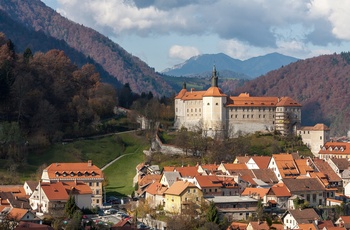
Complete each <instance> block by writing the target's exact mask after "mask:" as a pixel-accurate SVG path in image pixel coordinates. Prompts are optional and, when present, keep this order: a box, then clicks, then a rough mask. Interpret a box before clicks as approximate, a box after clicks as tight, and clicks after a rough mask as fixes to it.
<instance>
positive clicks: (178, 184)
mask: <svg viewBox="0 0 350 230" xmlns="http://www.w3.org/2000/svg"><path fill="white" fill-rule="evenodd" d="M187 188H197V187H196V186H195V185H194V184H192V183H190V182H188V181H175V182H174V184H173V185H171V186H170V188H169V189H168V190H167V191H165V192H164V193H165V194H172V195H178V196H179V195H181V194H182V193H183V192H184V191H185V190H186V189H187Z"/></svg>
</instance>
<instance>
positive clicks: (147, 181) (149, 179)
mask: <svg viewBox="0 0 350 230" xmlns="http://www.w3.org/2000/svg"><path fill="white" fill-rule="evenodd" d="M161 177H162V175H160V174H146V175H144V176H143V177H141V178H139V181H138V190H137V191H136V195H137V196H139V197H144V196H145V191H146V189H147V187H148V186H150V185H151V184H152V183H154V182H156V181H159V180H160V178H161Z"/></svg>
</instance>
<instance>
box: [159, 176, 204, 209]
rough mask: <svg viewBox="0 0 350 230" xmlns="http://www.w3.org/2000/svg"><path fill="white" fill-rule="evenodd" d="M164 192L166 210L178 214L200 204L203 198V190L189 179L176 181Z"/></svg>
mask: <svg viewBox="0 0 350 230" xmlns="http://www.w3.org/2000/svg"><path fill="white" fill-rule="evenodd" d="M164 194H165V206H164V210H165V211H166V212H170V213H178V214H180V213H183V212H184V211H186V209H190V208H192V207H193V206H198V205H200V204H201V202H202V198H203V193H202V191H201V190H200V189H199V188H198V187H197V186H196V185H194V184H192V183H190V182H187V181H176V182H175V183H173V184H172V185H171V186H170V188H169V189H168V190H166V191H165V192H164ZM192 205H193V206H192Z"/></svg>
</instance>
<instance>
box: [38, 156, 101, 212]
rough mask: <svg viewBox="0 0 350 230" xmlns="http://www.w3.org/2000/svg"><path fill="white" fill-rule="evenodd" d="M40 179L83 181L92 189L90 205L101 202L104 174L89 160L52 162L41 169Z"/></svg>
mask: <svg viewBox="0 0 350 230" xmlns="http://www.w3.org/2000/svg"><path fill="white" fill-rule="evenodd" d="M41 180H42V181H43V182H57V181H64V182H66V181H67V182H69V181H81V182H84V183H86V184H88V185H89V186H90V188H91V190H92V191H93V194H92V206H97V205H101V204H102V194H103V192H102V184H103V182H104V175H103V172H102V170H101V169H100V168H99V167H97V166H96V165H94V164H93V163H92V161H91V160H89V161H88V162H79V163H53V164H51V165H49V166H48V167H46V168H45V169H44V170H43V173H42V176H41Z"/></svg>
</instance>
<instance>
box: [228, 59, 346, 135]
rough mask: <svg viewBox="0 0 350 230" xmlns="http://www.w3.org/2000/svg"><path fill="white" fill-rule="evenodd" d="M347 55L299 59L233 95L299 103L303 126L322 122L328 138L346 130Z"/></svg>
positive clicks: (342, 133) (246, 84) (239, 88)
mask: <svg viewBox="0 0 350 230" xmlns="http://www.w3.org/2000/svg"><path fill="white" fill-rule="evenodd" d="M349 88H350V52H343V53H341V54H332V55H322V56H319V57H314V58H310V59H306V60H299V61H297V62H295V63H292V64H289V65H287V66H284V67H282V68H279V69H277V70H274V71H271V72H269V73H268V74H266V75H264V76H261V77H259V78H257V79H255V80H252V81H249V82H246V83H245V84H244V85H243V86H242V87H238V88H237V89H236V91H235V93H240V92H249V93H250V94H251V95H255V96H289V97H292V98H294V99H295V100H297V101H298V102H299V103H301V104H302V106H303V108H302V123H303V125H315V124H316V123H320V122H323V123H325V124H326V125H328V126H329V127H330V128H331V134H332V135H346V133H347V131H348V130H350V125H349V124H350V106H349V104H350V97H349V92H350V89H349Z"/></svg>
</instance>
